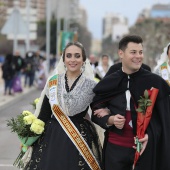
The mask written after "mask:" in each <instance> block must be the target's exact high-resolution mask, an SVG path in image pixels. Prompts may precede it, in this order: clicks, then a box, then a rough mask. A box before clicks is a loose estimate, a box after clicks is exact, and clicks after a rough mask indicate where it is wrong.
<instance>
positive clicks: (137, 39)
mask: <svg viewBox="0 0 170 170" xmlns="http://www.w3.org/2000/svg"><path fill="white" fill-rule="evenodd" d="M130 42H133V43H137V44H140V43H141V44H142V43H143V40H142V38H141V37H140V36H138V35H127V36H125V37H123V38H122V39H121V40H120V42H119V49H120V50H122V51H124V50H125V49H126V48H127V45H128V43H130Z"/></svg>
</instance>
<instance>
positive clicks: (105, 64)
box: [96, 54, 113, 80]
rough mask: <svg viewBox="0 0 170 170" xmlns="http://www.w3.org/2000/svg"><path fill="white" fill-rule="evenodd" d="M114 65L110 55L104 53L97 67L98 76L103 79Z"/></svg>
mask: <svg viewBox="0 0 170 170" xmlns="http://www.w3.org/2000/svg"><path fill="white" fill-rule="evenodd" d="M112 65H113V62H112V61H111V59H110V57H109V56H108V55H106V54H103V55H102V58H101V61H99V64H98V66H97V67H96V74H97V76H96V77H97V78H98V79H99V80H101V79H102V78H103V77H104V76H105V75H106V73H107V71H108V70H109V68H110V66H112Z"/></svg>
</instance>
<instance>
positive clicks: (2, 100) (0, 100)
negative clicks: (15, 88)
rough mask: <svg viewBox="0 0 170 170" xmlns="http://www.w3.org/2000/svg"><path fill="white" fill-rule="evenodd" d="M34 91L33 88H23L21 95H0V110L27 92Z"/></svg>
mask: <svg viewBox="0 0 170 170" xmlns="http://www.w3.org/2000/svg"><path fill="white" fill-rule="evenodd" d="M33 90H36V88H35V87H31V88H24V90H23V92H21V93H15V94H14V96H9V95H6V96H5V95H3V94H1V96H0V108H1V109H2V108H3V107H6V105H7V104H12V103H13V102H15V101H16V100H18V99H19V98H21V97H23V96H24V95H26V94H28V93H29V92H31V91H33Z"/></svg>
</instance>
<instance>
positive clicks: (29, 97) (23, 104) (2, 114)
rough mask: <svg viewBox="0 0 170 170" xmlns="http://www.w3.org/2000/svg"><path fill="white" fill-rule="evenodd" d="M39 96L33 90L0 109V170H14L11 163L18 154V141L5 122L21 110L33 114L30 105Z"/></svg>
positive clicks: (36, 91)
mask: <svg viewBox="0 0 170 170" xmlns="http://www.w3.org/2000/svg"><path fill="white" fill-rule="evenodd" d="M39 96H40V91H38V90H35V89H34V90H31V91H30V92H29V93H27V94H24V95H21V96H20V97H17V98H16V99H15V98H14V99H13V100H12V101H10V102H9V103H7V104H5V105H3V106H1V107H0V170H16V168H15V167H13V162H14V160H15V159H16V158H17V156H18V154H19V152H20V142H19V139H18V138H17V136H16V134H15V133H11V132H10V129H9V127H7V126H6V123H7V122H6V120H9V119H11V117H16V115H17V114H20V113H21V112H22V111H23V110H29V111H32V112H33V111H34V109H33V107H32V105H31V104H30V103H31V102H32V101H33V100H34V99H35V98H37V97H39Z"/></svg>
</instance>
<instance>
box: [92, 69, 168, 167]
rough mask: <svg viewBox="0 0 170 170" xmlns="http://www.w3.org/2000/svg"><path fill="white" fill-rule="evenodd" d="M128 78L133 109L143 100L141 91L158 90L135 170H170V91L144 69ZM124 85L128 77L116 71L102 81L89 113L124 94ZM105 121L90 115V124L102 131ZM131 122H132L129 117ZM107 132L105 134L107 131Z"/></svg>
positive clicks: (159, 79) (161, 80) (96, 89)
mask: <svg viewBox="0 0 170 170" xmlns="http://www.w3.org/2000/svg"><path fill="white" fill-rule="evenodd" d="M129 77H130V83H129V90H130V92H131V95H132V98H133V101H134V103H135V104H136V105H137V101H138V100H139V99H140V96H143V93H144V90H146V89H151V88H152V87H155V88H158V89H159V93H158V96H157V100H156V103H155V106H154V109H153V113H152V117H151V120H150V123H149V125H148V128H147V133H148V136H149V140H148V144H147V147H146V149H145V151H144V153H143V154H142V155H141V156H140V159H139V161H138V163H137V166H136V168H135V170H170V161H169V158H170V144H169V142H170V133H169V132H168V131H169V129H170V97H169V95H170V87H169V86H168V84H167V83H166V82H165V81H164V80H163V79H162V78H161V77H160V76H158V75H156V74H154V73H151V72H149V71H147V70H145V69H143V68H140V70H139V71H138V72H135V73H133V74H131V75H129ZM127 82H128V75H127V74H125V73H124V72H122V70H118V71H116V72H115V73H113V74H110V75H109V76H106V77H105V78H104V79H102V80H101V81H100V82H99V83H98V84H97V85H96V87H95V88H94V93H95V94H96V95H95V97H94V99H93V103H92V104H91V108H92V111H94V110H95V109H98V108H102V107H106V106H107V105H104V104H105V103H107V102H108V101H109V100H114V97H115V96H117V95H121V94H122V93H125V91H126V90H127ZM124 97H125V95H124ZM115 101H116V100H115ZM122 101H124V100H122ZM122 101H118V102H119V103H121V105H126V103H123V102H122ZM111 112H112V110H111ZM108 117H109V116H108V115H107V116H105V117H103V118H98V117H97V116H94V115H93V114H92V120H93V121H94V122H95V123H96V124H98V125H100V126H102V127H103V128H107V126H106V122H107V119H108ZM132 119H135V118H133V117H132ZM132 121H136V120H132ZM133 127H134V125H133ZM106 130H107V131H108V130H110V128H107V129H106Z"/></svg>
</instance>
